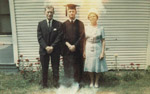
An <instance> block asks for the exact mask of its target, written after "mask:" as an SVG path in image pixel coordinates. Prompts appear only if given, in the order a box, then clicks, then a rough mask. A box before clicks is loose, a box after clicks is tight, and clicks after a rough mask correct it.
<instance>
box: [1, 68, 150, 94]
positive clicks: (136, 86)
mask: <svg viewBox="0 0 150 94" xmlns="http://www.w3.org/2000/svg"><path fill="white" fill-rule="evenodd" d="M39 74H40V73H39V72H33V73H31V72H27V73H20V72H18V73H15V74H6V73H0V94H150V72H149V71H145V70H141V71H119V72H118V71H109V72H106V73H104V74H101V78H100V83H99V85H100V87H99V88H90V87H89V86H88V84H89V83H88V82H89V78H88V76H87V74H84V84H83V88H81V89H80V90H78V92H76V91H77V89H78V84H76V83H74V84H73V85H72V87H69V88H66V87H64V86H62V85H61V86H60V88H58V89H56V88H54V87H53V85H52V78H51V72H49V88H47V89H42V88H41V86H40V85H39V82H40V79H41V77H40V75H39ZM61 78H63V73H62V72H60V81H61V82H64V80H62V79H61ZM74 92H76V93H74Z"/></svg>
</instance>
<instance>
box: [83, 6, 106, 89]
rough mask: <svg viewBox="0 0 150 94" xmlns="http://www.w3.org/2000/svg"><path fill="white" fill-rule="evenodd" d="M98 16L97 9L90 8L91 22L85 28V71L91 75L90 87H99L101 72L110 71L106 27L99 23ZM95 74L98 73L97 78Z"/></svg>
mask: <svg viewBox="0 0 150 94" xmlns="http://www.w3.org/2000/svg"><path fill="white" fill-rule="evenodd" d="M98 16H99V15H98V11H97V10H96V9H94V8H92V9H90V10H89V13H88V20H89V21H90V24H89V25H88V26H86V28H85V34H86V42H85V52H84V57H85V65H84V71H85V72H88V74H89V76H90V80H91V83H90V87H99V85H98V81H99V77H100V72H106V71H108V69H107V65H106V60H105V32H104V28H103V27H102V26H101V25H98V23H97V21H98V18H99V17H98ZM94 74H95V75H96V76H95V79H94ZM94 82H95V83H94Z"/></svg>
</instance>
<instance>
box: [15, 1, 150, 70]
mask: <svg viewBox="0 0 150 94" xmlns="http://www.w3.org/2000/svg"><path fill="white" fill-rule="evenodd" d="M100 1H101V0H14V8H15V18H16V30H17V39H18V54H22V55H23V56H24V58H26V59H29V60H30V62H32V63H34V62H36V59H35V58H37V57H39V54H38V50H39V44H38V42H37V24H38V22H39V21H41V20H43V19H45V15H44V7H45V6H46V5H48V4H51V5H54V7H55V15H54V19H57V20H59V21H61V22H63V21H65V20H66V19H67V17H65V7H64V5H65V4H66V3H68V2H74V3H76V4H78V5H80V7H78V8H77V10H78V12H77V18H78V19H80V20H81V21H83V22H84V24H85V26H86V25H87V24H88V23H89V21H88V20H87V14H88V10H89V9H90V8H93V7H94V8H97V9H98V11H99V12H100V14H101V16H100V17H99V21H98V23H99V24H101V25H102V26H103V27H104V28H105V35H106V60H107V65H108V67H109V69H113V68H115V66H114V64H115V62H116V61H115V56H114V55H115V54H117V55H118V56H117V62H118V67H119V68H120V69H121V68H123V67H122V65H126V66H128V67H130V63H131V62H133V63H135V64H140V65H141V66H140V68H141V69H145V68H146V66H147V65H148V64H149V63H148V61H150V60H149V59H147V58H148V57H149V56H148V54H149V53H150V46H148V45H150V42H148V41H150V39H148V37H150V34H149V33H150V25H149V24H150V1H149V0H108V2H106V3H101V2H100ZM102 4H103V6H102ZM148 34H149V36H148ZM148 43H149V44H148ZM148 47H149V48H148ZM148 51H149V52H148Z"/></svg>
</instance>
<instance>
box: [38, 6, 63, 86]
mask: <svg viewBox="0 0 150 94" xmlns="http://www.w3.org/2000/svg"><path fill="white" fill-rule="evenodd" d="M53 14H54V7H53V6H46V8H45V15H46V19H45V20H43V21H41V22H39V23H38V28H37V37H38V42H39V45H40V50H39V53H40V62H41V65H42V86H43V88H45V87H47V86H48V85H47V81H48V68H49V61H50V57H51V65H52V71H53V82H54V86H55V87H58V86H59V84H58V80H59V60H60V42H61V35H62V32H61V26H62V24H61V23H60V22H59V21H56V20H54V19H53Z"/></svg>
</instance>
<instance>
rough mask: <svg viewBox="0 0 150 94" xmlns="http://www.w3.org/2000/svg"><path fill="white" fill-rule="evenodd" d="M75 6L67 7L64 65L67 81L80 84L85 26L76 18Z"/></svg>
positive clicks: (64, 30)
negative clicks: (71, 80)
mask: <svg viewBox="0 0 150 94" xmlns="http://www.w3.org/2000/svg"><path fill="white" fill-rule="evenodd" d="M76 6H77V5H74V4H68V5H66V13H67V15H68V18H69V19H68V20H66V21H65V22H64V23H63V25H62V26H63V34H64V35H63V44H64V46H63V63H64V73H65V77H66V79H67V80H69V79H73V80H74V81H75V82H78V83H79V84H80V82H81V79H82V73H83V61H84V59H83V44H84V43H83V42H84V38H85V31H84V24H83V22H81V21H80V20H78V19H76V18H75V15H76V13H77V11H76Z"/></svg>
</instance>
